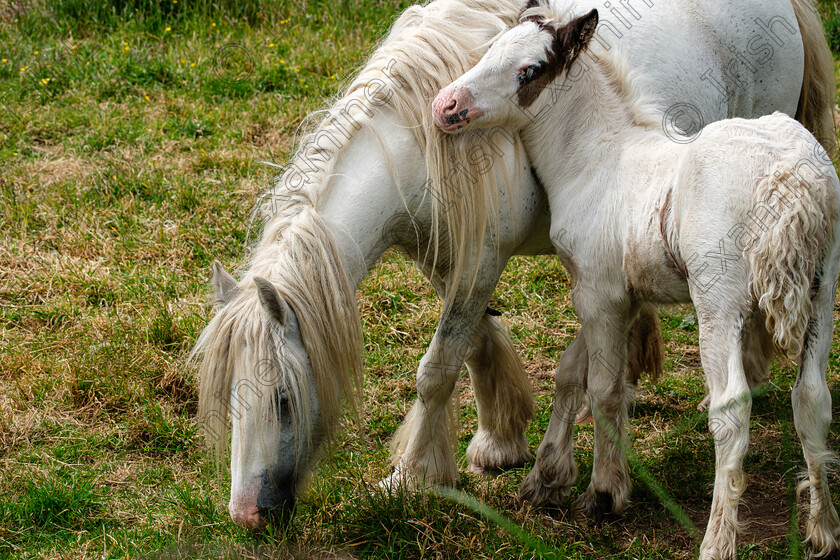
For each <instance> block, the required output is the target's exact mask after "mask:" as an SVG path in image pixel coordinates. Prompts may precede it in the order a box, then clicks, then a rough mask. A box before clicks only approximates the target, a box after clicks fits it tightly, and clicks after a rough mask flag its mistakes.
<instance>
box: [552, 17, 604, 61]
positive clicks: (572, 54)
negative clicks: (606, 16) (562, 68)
mask: <svg viewBox="0 0 840 560" xmlns="http://www.w3.org/2000/svg"><path fill="white" fill-rule="evenodd" d="M596 27H598V10H596V9H593V10H592V11H591V12H589V13H588V14H586V15H585V16H580V17H579V18H575V19H573V20H572V21H570V22H569V23H568V24H566V25H564V26H563V27H561V28H560V29H558V30H557V31H556V33H555V37H556V39H557V42H559V43H560V45H559V46H560V48H561V49H562V50H563V51H564V52H567V53H568V55H567V56H568V61H569V63H571V62H572V60H573V59H574V58H576V57H577V56H578V55H579V54H580V53H581V52H582V51H583V50H584V49H585V48H586V46H587V44H588V43H589V41H590V40H591V39H592V37H593V35H595V28H596Z"/></svg>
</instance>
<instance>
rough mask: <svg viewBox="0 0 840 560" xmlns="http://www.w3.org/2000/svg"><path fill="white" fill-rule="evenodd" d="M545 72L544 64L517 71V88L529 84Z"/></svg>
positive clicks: (539, 63) (540, 63)
mask: <svg viewBox="0 0 840 560" xmlns="http://www.w3.org/2000/svg"><path fill="white" fill-rule="evenodd" d="M543 72H545V62H538V63H536V64H532V65H530V66H526V67H525V68H521V69H520V70H519V75H518V76H517V79H518V80H519V87H522V86H524V85H525V84H528V83H531V82H533V81H534V80H536V79H537V78H539V77H540V76H542V74H543Z"/></svg>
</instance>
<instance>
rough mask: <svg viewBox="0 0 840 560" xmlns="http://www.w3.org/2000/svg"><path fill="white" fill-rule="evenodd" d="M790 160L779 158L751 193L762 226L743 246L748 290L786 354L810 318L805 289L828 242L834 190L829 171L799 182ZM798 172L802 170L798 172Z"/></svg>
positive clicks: (797, 345)
mask: <svg viewBox="0 0 840 560" xmlns="http://www.w3.org/2000/svg"><path fill="white" fill-rule="evenodd" d="M795 169H796V162H794V161H787V162H786V161H782V162H780V163H778V164H777V166H776V172H775V173H774V174H773V175H771V176H770V177H767V178H765V179H763V180H762V181H761V182H760V183H759V184H758V188H757V189H756V191H755V193H754V195H753V206H752V208H753V210H752V212H753V213H754V214H755V215H757V216H756V218H758V215H759V214H760V216H761V221H762V223H763V225H764V227H765V228H766V229H764V231H763V232H762V233H761V234H760V235H758V236H757V237H756V238H755V239H754V240H753V242H752V243H751V244H750V245H749V246H748V247H747V250H746V256H747V260H748V262H749V265H750V268H751V269H752V286H751V287H752V292H753V295H754V296H755V297H756V298H758V307H759V308H760V309H761V310H762V311H763V312H764V314H765V315H766V317H767V320H766V327H767V331H768V332H769V333H770V334H771V335H772V336H773V341H774V342H775V343H776V344H777V345H778V346H779V348H781V349H782V350H784V351H786V352H787V353H788V354H789V355H790V356H796V355H798V354H799V352H800V351H801V349H802V341H803V338H804V336H805V332H806V330H807V328H808V323H809V322H810V320H811V316H812V313H813V308H812V304H811V296H812V294H811V290H812V286H814V285H815V284H816V283H817V282H819V281H820V278H819V277H820V274H821V273H822V265H821V263H822V261H823V257H824V255H825V252H826V249H827V247H828V245H829V244H830V243H831V242H832V237H833V231H834V225H835V223H836V220H837V214H838V210H837V204H838V194H837V187H836V180H837V179H836V177H835V178H834V179H832V177H833V176H834V172H833V169H831V170H829V168H828V167H827V166H826V167H824V168H823V169H822V173H824V174H823V175H818V174H817V173H809V175H812V176H813V177H814V178H813V180H803V179H802V177H801V176H800V175H798V174H797V172H796V171H795ZM799 171H800V172H801V171H802V168H800V170H799Z"/></svg>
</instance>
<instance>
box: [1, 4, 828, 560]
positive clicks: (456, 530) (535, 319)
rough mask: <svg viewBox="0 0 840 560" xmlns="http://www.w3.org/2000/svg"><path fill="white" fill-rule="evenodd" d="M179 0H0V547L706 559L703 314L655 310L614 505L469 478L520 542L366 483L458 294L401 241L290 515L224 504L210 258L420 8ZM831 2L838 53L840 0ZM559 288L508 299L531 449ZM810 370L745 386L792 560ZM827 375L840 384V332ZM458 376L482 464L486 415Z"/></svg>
mask: <svg viewBox="0 0 840 560" xmlns="http://www.w3.org/2000/svg"><path fill="white" fill-rule="evenodd" d="M188 4H189V3H188V2H187V0H167V1H165V2H156V1H152V0H127V1H126V2H115V3H113V4H111V7H103V6H102V5H101V4H99V3H95V2H93V1H91V0H57V1H55V2H51V3H41V2H24V1H22V0H21V1H16V0H13V1H11V3H9V2H6V3H3V4H0V162H2V166H0V558H68V559H69V558H72V559H74V560H79V559H82V558H161V559H163V558H173V559H174V558H220V557H224V558H287V557H303V558H322V557H323V558H332V557H339V558H355V557H379V558H420V557H422V558H453V559H455V558H458V559H461V558H531V557H533V556H535V555H537V554H538V553H539V551H540V550H543V551H549V552H546V553H545V554H546V555H547V557H551V555H552V554H556V555H557V557H571V558H590V557H593V556H599V557H602V558H613V557H614V558H639V559H641V558H650V559H671V558H690V557H691V556H692V554H693V551H694V550H695V549H696V547H697V546H698V545H699V540H698V536H697V535H698V534H702V531H703V528H704V525H705V520H706V516H707V515H708V508H709V505H710V497H711V484H712V480H713V472H714V457H713V451H712V440H711V437H710V436H709V435H708V432H707V429H706V418H705V415H704V414H698V413H697V412H696V411H695V407H696V405H697V403H698V402H699V401H700V400H701V399H702V398H703V395H704V389H703V382H702V375H701V373H702V372H701V371H700V367H699V354H698V351H697V328H696V323H695V320H694V315H693V311H692V310H691V308H689V307H685V308H679V309H677V308H675V309H669V310H666V311H665V312H663V314H662V317H663V327H664V328H665V336H666V339H667V353H666V364H665V367H666V371H667V372H668V375H667V376H666V377H665V378H664V379H663V380H662V381H661V382H660V383H659V384H658V385H652V384H650V383H648V382H643V383H642V385H641V387H640V391H639V399H638V402H637V405H636V407H635V409H634V412H633V416H632V427H631V430H632V437H633V438H634V450H635V455H634V460H633V461H632V463H633V470H634V472H633V481H634V490H633V495H632V505H631V507H630V508H629V509H628V511H627V513H626V515H625V516H624V517H623V518H621V519H618V520H615V521H613V522H612V523H608V524H603V525H599V526H591V525H589V524H587V523H585V522H575V520H573V519H572V518H571V517H570V513H569V509H568V508H565V509H562V510H559V511H551V512H546V511H534V510H529V509H525V508H521V507H520V506H519V505H518V504H517V502H516V500H515V493H516V488H517V486H518V484H519V482H520V481H521V480H522V478H523V477H524V475H525V473H526V472H527V470H526V469H520V470H513V471H509V472H506V473H504V474H502V475H501V476H499V477H497V478H495V479H485V478H480V477H477V476H475V475H472V474H467V473H464V474H462V477H461V490H463V491H464V492H466V493H467V494H469V495H471V496H474V497H475V498H477V499H478V500H481V501H482V502H484V503H486V504H487V505H489V506H490V507H491V508H494V509H495V510H497V511H499V512H501V513H502V514H503V515H504V516H506V517H507V518H508V519H509V520H510V521H512V522H513V524H514V526H515V527H519V528H520V529H522V530H523V531H524V535H526V536H528V538H527V539H524V538H522V535H517V534H512V533H511V532H509V531H506V530H503V529H502V528H501V526H500V524H499V522H498V520H488V519H487V518H486V517H484V516H483V515H481V514H480V513H477V512H476V511H475V510H474V508H473V507H471V506H469V505H464V504H458V503H456V502H454V501H452V500H451V499H449V498H446V497H436V496H434V495H428V494H427V495H419V494H418V495H398V496H388V495H383V494H381V493H379V492H378V491H376V490H375V489H374V485H373V483H374V482H375V481H377V480H379V479H380V478H382V477H383V476H385V475H386V474H387V473H388V451H387V447H388V442H389V440H390V438H391V436H392V434H393V432H394V430H395V428H396V427H397V426H398V425H399V423H400V421H401V419H402V417H403V415H404V414H405V413H406V411H407V408H408V406H409V405H410V403H411V402H412V400H413V398H414V382H413V375H414V372H415V370H416V367H417V363H418V360H419V358H420V356H421V355H422V353H423V351H424V349H425V347H426V345H427V344H428V343H429V341H430V339H431V336H432V333H433V330H434V327H435V324H436V319H437V316H438V313H439V310H440V305H439V303H438V301H437V300H436V298H435V297H434V294H433V291H432V290H431V288H430V286H429V285H428V284H427V283H426V282H425V280H424V279H423V278H422V276H420V275H419V274H418V273H417V272H416V271H415V270H414V268H413V266H412V265H411V263H410V262H408V261H406V259H405V258H403V257H402V256H400V255H399V254H397V253H388V254H387V255H386V256H385V258H384V259H383V260H382V262H381V263H380V265H379V266H378V267H377V268H376V269H374V271H373V272H372V274H371V275H370V277H369V278H368V279H367V280H366V281H365V283H364V285H363V286H362V288H361V290H360V292H359V304H360V309H361V311H362V316H363V322H364V332H365V343H366V360H367V372H368V373H367V376H366V388H365V399H366V402H365V405H364V414H363V417H362V421H363V425H362V426H353V427H352V429H347V430H344V431H343V432H342V434H341V435H340V436H339V439H338V441H337V445H336V452H335V454H334V456H333V457H332V459H331V460H329V461H326V462H325V463H324V464H323V465H322V467H321V468H320V469H319V471H318V472H317V473H316V475H315V478H314V480H313V483H312V485H311V488H310V490H309V492H308V494H307V495H306V497H305V499H303V500H302V502H301V504H300V507H299V511H298V515H297V517H296V519H295V521H294V523H293V524H292V525H291V526H290V527H289V528H288V529H287V530H286V531H284V532H278V533H271V532H269V533H267V534H264V535H261V536H258V537H256V536H253V535H251V534H250V533H247V532H245V531H243V530H241V529H239V528H237V527H236V526H235V525H234V524H233V523H232V522H231V521H230V519H229V517H228V515H227V510H226V501H227V497H226V495H225V494H226V492H227V488H228V482H227V480H226V479H225V475H224V474H222V475H220V476H217V475H216V473H215V471H214V464H213V462H212V460H211V459H210V458H209V457H208V456H207V454H206V452H205V447H204V444H203V440H202V437H201V434H200V433H199V432H198V430H197V427H196V423H195V413H196V401H197V383H196V380H195V377H194V371H193V370H191V369H189V368H188V367H187V365H186V358H187V356H188V354H189V351H190V349H191V347H192V345H193V343H194V341H195V339H196V337H197V335H198V333H199V332H200V330H201V328H202V327H203V326H204V325H205V324H206V323H207V321H208V319H209V317H210V313H211V310H210V309H209V307H208V306H207V305H206V302H207V301H208V299H209V298H208V277H209V267H210V264H211V263H212V261H213V259H214V258H217V259H219V260H221V261H222V262H223V264H225V266H226V267H227V268H228V269H229V270H236V269H238V268H239V267H241V266H242V265H243V263H244V262H245V259H246V255H247V246H248V244H249V243H250V242H251V241H253V239H249V237H248V223H249V216H250V212H251V207H252V205H253V203H254V201H255V197H256V195H257V194H258V192H259V191H260V190H262V189H263V188H265V187H266V186H268V185H269V183H270V180H271V178H272V176H273V174H274V170H273V169H272V168H270V167H267V166H265V165H261V164H259V163H258V162H260V161H263V160H269V161H276V162H282V161H284V160H285V159H286V157H287V156H288V154H289V150H290V149H291V147H292V143H293V136H294V132H295V129H296V128H297V127H298V125H299V124H300V123H301V121H302V120H303V119H304V117H305V116H306V115H307V114H308V113H310V112H311V111H313V110H315V109H317V108H319V107H320V106H322V105H323V103H324V101H325V99H327V98H329V97H331V96H333V95H334V94H336V93H338V92H339V91H340V90H341V85H342V84H343V83H346V79H347V78H348V76H350V75H351V74H352V72H353V70H354V68H356V67H357V66H358V65H359V64H360V63H361V62H362V61H364V59H365V56H366V53H368V52H369V50H370V49H371V47H372V46H373V45H374V44H375V43H376V41H377V40H378V39H379V38H380V37H381V35H382V34H383V33H384V31H385V30H386V29H387V28H388V26H389V24H390V23H391V22H392V21H393V19H394V17H395V16H396V15H397V14H398V13H399V12H400V11H401V10H402V9H403V8H405V6H406V5H408V2H407V1H406V0H400V1H399V2H386V1H384V0H346V1H343V2H340V3H337V2H327V1H325V0H316V1H312V0H309V1H308V2H306V4H305V10H304V5H303V4H302V3H301V4H300V5H298V4H294V3H291V2H288V3H286V4H279V7H278V5H277V4H275V3H270V4H269V3H263V4H261V3H260V2H259V1H258V0H252V1H251V2H245V3H236V2H235V1H234V0H224V1H222V2H218V3H215V4H214V5H213V6H214V7H213V8H212V9H211V8H209V7H207V8H203V7H195V6H190V5H188ZM46 6H50V7H49V8H47V7H46ZM822 7H823V11H824V16H825V19H826V22H827V27H828V29H829V31H830V34H829V35H830V37H831V40H832V44H833V45H834V46H835V47H838V48H840V30H838V25H840V16H838V9H837V5H836V4H834V3H825V4H824V5H823V6H822ZM568 290H569V281H568V277H567V276H566V274H565V272H564V271H563V270H562V269H561V267H560V266H559V265H558V263H557V262H556V259H553V258H528V259H526V258H518V259H515V260H513V261H512V262H511V263H510V265H509V267H508V270H507V272H506V273H505V276H504V277H503V279H502V282H501V283H500V285H499V287H498V290H497V293H496V295H495V300H494V306H495V307H497V308H498V309H499V310H501V311H502V312H503V314H504V316H503V319H504V320H505V322H506V323H507V324H508V325H509V326H510V328H511V330H512V333H513V334H514V336H515V339H516V341H517V344H518V346H519V349H520V352H521V355H522V356H523V358H524V359H525V360H526V364H527V368H528V371H529V373H530V374H531V380H532V384H533V386H534V389H535V391H536V394H537V403H538V418H537V421H536V422H534V423H533V424H532V426H531V427H530V429H529V432H528V436H529V439H530V442H531V447H532V449H536V446H537V444H538V442H539V439H540V437H541V435H542V432H543V430H544V429H545V426H546V425H547V422H548V415H549V413H550V403H551V399H552V376H553V367H554V365H555V364H556V360H557V357H558V355H559V353H560V352H561V351H562V349H563V348H565V347H566V346H567V344H568V343H569V342H570V340H571V338H572V336H573V335H574V334H575V333H576V331H577V329H578V325H577V322H576V319H575V315H574V311H573V310H572V309H571V307H570V303H569V298H568ZM835 349H836V348H835ZM794 376H795V371H794V368H793V365H792V364H791V363H790V362H782V363H781V364H778V365H775V366H774V367H773V370H772V382H771V383H770V385H769V386H768V387H767V393H766V394H764V395H763V396H761V397H759V398H758V399H757V400H756V402H755V404H754V405H753V418H752V435H753V441H752V444H751V450H750V453H749V455H748V457H747V461H746V469H747V472H748V476H749V484H750V486H749V489H748V490H747V493H746V495H745V497H744V500H743V505H742V508H741V512H742V518H743V519H744V520H745V521H747V523H748V524H747V526H746V529H745V533H744V535H743V536H742V538H741V540H740V544H741V556H740V557H741V558H750V559H758V558H761V559H771V558H772V559H776V558H778V559H782V558H797V557H800V556H801V553H800V551H799V537H798V534H801V533H798V531H799V528H798V524H800V521H799V519H798V516H797V508H796V507H795V505H794V504H795V493H794V488H795V485H796V482H797V477H798V473H799V471H800V469H801V468H802V467H803V466H804V464H803V461H802V457H801V452H800V449H799V444H798V441H797V438H796V434H795V431H794V429H793V419H792V412H791V406H790V400H789V396H788V395H789V389H790V387H791V384H792V381H793V379H794ZM829 380H830V381H829V382H830V386H831V388H832V396H833V400H834V402H835V403H840V363H838V354H837V353H836V351H835V352H833V353H832V356H831V360H830V367H829ZM461 387H462V397H461V403H462V407H461V409H462V418H461V424H462V436H461V453H460V454H459V460H460V461H461V462H462V466H464V464H463V449H464V448H465V446H466V444H467V442H468V441H469V438H470V436H471V435H472V433H473V432H474V430H475V409H474V406H473V405H472V400H471V393H470V389H469V387H468V386H467V384H466V383H465V382H463V381H462V383H461ZM834 411H835V416H837V413H838V405H837V404H835V407H834ZM577 444H578V452H577V455H576V457H577V461H578V464H579V471H580V473H581V476H580V480H579V482H578V484H577V486H576V488H575V491H574V495H577V494H578V493H579V492H581V491H582V490H583V489H584V488H585V487H586V485H587V484H588V482H589V475H588V472H589V468H590V467H591V463H592V448H591V444H592V429H591V427H583V428H581V429H579V430H578V435H577ZM831 445H832V447H833V448H834V449H840V437H838V431H837V430H834V431H833V433H832V435H831ZM832 484H833V486H834V490H835V496H836V495H837V494H836V492H838V491H840V480H838V477H837V476H832ZM663 495H667V496H669V500H671V502H669V503H671V504H672V506H673V507H675V508H678V509H679V510H680V511H681V512H682V513H683V514H684V515H685V519H686V520H687V521H684V522H683V523H680V522H678V521H677V520H676V519H675V517H674V516H673V515H672V514H671V513H669V511H668V510H667V509H666V507H665V506H663V502H662V500H661V499H660V497H661V496H663ZM836 502H837V499H835V503H836Z"/></svg>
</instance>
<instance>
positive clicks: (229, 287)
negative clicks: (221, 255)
mask: <svg viewBox="0 0 840 560" xmlns="http://www.w3.org/2000/svg"><path fill="white" fill-rule="evenodd" d="M212 270H213V277H212V279H211V280H210V283H211V284H213V290H214V291H215V292H216V302H217V303H221V304H225V303H229V302H230V300H232V299H233V298H234V296H236V293H237V291H239V288H238V287H237V284H236V280H235V279H234V277H233V276H231V275H230V274H228V271H227V270H225V267H223V266H222V263H220V262H219V261H213V269H212Z"/></svg>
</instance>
